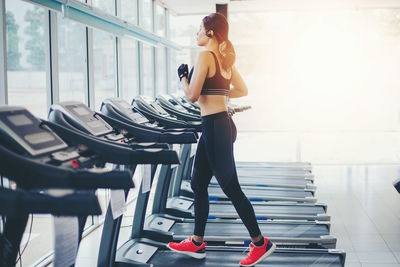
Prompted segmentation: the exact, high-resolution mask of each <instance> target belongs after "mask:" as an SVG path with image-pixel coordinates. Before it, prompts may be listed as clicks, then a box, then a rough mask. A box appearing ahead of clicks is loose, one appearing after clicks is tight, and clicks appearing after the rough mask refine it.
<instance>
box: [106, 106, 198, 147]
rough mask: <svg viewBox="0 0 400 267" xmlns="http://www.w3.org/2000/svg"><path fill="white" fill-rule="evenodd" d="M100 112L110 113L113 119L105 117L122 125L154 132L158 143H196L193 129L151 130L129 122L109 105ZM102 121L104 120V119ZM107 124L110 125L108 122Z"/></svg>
mask: <svg viewBox="0 0 400 267" xmlns="http://www.w3.org/2000/svg"><path fill="white" fill-rule="evenodd" d="M102 112H105V113H110V114H111V116H114V118H111V117H110V116H107V115H106V116H107V117H108V118H111V119H114V120H116V121H119V122H123V123H124V124H129V125H131V124H132V125H133V126H135V127H136V128H139V129H144V130H150V131H153V132H156V133H157V134H158V139H159V140H158V141H159V142H165V143H168V144H192V143H196V142H197V138H196V134H195V133H194V132H193V131H194V129H193V131H187V130H186V129H181V130H180V131H178V129H175V130H174V129H171V130H164V129H160V128H151V127H148V126H144V125H141V124H137V123H136V122H134V121H131V120H130V119H128V118H125V117H124V116H123V115H121V114H120V113H119V112H118V111H117V110H115V109H114V107H112V106H110V105H109V104H103V106H102ZM103 119H104V120H106V119H105V118H103ZM107 122H108V123H110V124H112V123H111V122H109V121H107Z"/></svg>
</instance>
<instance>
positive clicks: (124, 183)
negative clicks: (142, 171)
mask: <svg viewBox="0 0 400 267" xmlns="http://www.w3.org/2000/svg"><path fill="white" fill-rule="evenodd" d="M0 158H1V159H2V160H0V173H1V174H2V175H3V176H5V177H7V178H9V179H11V180H14V181H16V182H17V184H18V185H19V186H20V187H23V188H29V189H32V188H73V189H97V188H112V189H128V188H133V186H134V185H133V181H132V173H131V172H130V171H129V170H125V171H110V172H105V173H95V172H91V171H83V170H73V169H67V168H60V167H57V166H53V165H50V164H45V163H41V162H38V161H35V160H33V159H30V158H27V157H25V156H21V155H19V154H16V153H14V152H13V151H11V150H8V149H7V148H5V147H3V146H0Z"/></svg>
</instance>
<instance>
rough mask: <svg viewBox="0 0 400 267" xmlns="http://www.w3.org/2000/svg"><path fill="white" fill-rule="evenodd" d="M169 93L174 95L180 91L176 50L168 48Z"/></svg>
mask: <svg viewBox="0 0 400 267" xmlns="http://www.w3.org/2000/svg"><path fill="white" fill-rule="evenodd" d="M168 58H169V60H168V65H169V67H168V69H169V75H168V93H174V92H176V91H178V90H179V78H178V74H177V69H178V66H177V61H176V50H175V49H171V48H168Z"/></svg>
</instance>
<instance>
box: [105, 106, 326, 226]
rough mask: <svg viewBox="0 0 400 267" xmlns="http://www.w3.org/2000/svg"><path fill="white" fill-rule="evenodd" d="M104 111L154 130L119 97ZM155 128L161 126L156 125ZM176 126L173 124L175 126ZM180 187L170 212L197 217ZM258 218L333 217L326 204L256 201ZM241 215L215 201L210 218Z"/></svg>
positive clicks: (184, 164) (185, 160) (185, 164)
mask: <svg viewBox="0 0 400 267" xmlns="http://www.w3.org/2000/svg"><path fill="white" fill-rule="evenodd" d="M101 111H102V112H103V113H104V114H106V115H108V116H109V117H112V118H114V119H116V120H120V121H123V122H126V123H131V124H133V125H137V124H139V125H142V126H144V127H153V124H149V121H148V120H147V119H146V118H145V117H143V116H142V117H141V115H140V113H138V112H137V111H136V110H135V109H133V107H132V106H130V105H129V104H128V103H127V102H126V101H124V100H123V99H119V98H109V99H106V100H104V101H103V104H102V107H101ZM154 127H157V126H156V125H155V126H154ZM172 127H173V125H172ZM190 153H191V146H190V145H184V146H183V148H182V151H181V154H180V158H181V165H180V166H179V167H178V170H177V171H176V172H177V174H176V175H177V176H179V177H181V176H188V174H187V173H190V172H191V169H190V167H189V166H190V162H189V161H190ZM179 193H180V187H179V186H176V187H175V188H172V192H171V194H169V198H168V202H167V208H166V212H167V213H169V214H171V215H175V216H180V217H185V218H193V199H190V198H186V197H182V196H180V195H179ZM253 207H254V209H255V211H256V215H257V217H258V218H260V219H284V220H286V219H289V220H318V221H329V220H330V217H329V216H328V215H327V214H326V210H327V207H326V205H324V204H310V203H308V204H307V203H275V202H273V201H271V202H253ZM237 216H238V215H237V213H236V211H234V208H233V206H232V205H229V204H228V203H223V202H221V203H218V202H216V201H211V203H210V218H237Z"/></svg>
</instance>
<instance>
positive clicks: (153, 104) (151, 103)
mask: <svg viewBox="0 0 400 267" xmlns="http://www.w3.org/2000/svg"><path fill="white" fill-rule="evenodd" d="M141 98H142V99H143V101H144V102H146V103H147V104H148V105H149V106H151V107H152V108H153V109H155V110H156V111H157V113H159V114H160V115H161V116H163V117H170V116H171V115H170V114H169V113H168V112H166V111H165V110H164V109H163V108H162V107H160V105H158V104H157V103H156V102H155V101H154V100H153V99H151V98H149V97H147V96H141Z"/></svg>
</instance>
